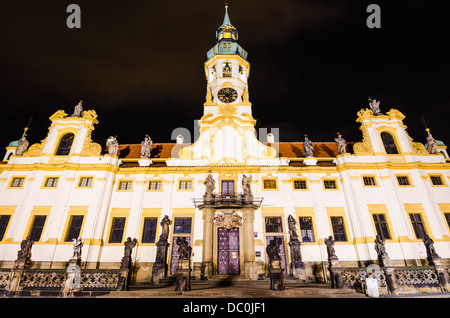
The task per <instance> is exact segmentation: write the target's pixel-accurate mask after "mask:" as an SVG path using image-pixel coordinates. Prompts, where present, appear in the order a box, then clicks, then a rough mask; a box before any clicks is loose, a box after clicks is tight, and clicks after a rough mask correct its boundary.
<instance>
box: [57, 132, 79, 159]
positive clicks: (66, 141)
mask: <svg viewBox="0 0 450 318" xmlns="http://www.w3.org/2000/svg"><path fill="white" fill-rule="evenodd" d="M74 137H75V135H74V134H72V133H68V134H65V135H64V136H62V137H61V141H60V142H59V145H58V149H57V150H56V154H55V155H56V156H67V155H68V154H69V153H70V148H72V143H73V139H74Z"/></svg>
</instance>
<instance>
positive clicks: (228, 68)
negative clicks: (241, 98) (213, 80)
mask: <svg viewBox="0 0 450 318" xmlns="http://www.w3.org/2000/svg"><path fill="white" fill-rule="evenodd" d="M222 74H223V77H231V66H230V64H228V62H225V64H224V65H223V71H222Z"/></svg>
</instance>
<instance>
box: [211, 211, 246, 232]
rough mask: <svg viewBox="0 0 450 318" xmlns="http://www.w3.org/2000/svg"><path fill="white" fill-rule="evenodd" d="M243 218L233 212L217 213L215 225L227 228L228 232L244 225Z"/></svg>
mask: <svg viewBox="0 0 450 318" xmlns="http://www.w3.org/2000/svg"><path fill="white" fill-rule="evenodd" d="M241 221H242V217H241V216H240V215H239V214H238V213H236V212H234V211H233V210H229V211H224V212H223V213H217V214H216V216H215V217H214V223H215V224H216V225H217V226H218V227H223V228H226V229H227V230H229V229H232V228H234V227H237V226H241V225H242V222H241Z"/></svg>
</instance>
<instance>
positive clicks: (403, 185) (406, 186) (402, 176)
mask: <svg viewBox="0 0 450 318" xmlns="http://www.w3.org/2000/svg"><path fill="white" fill-rule="evenodd" d="M399 178H407V180H408V183H409V184H407V185H406V184H400V181H399ZM395 179H396V181H397V186H398V187H400V188H411V187H414V184H413V182H412V179H411V175H409V174H396V175H395Z"/></svg>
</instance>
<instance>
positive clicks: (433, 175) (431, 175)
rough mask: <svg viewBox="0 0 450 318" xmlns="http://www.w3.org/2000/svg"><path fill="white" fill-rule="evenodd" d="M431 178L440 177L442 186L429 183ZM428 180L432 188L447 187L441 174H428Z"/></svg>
mask: <svg viewBox="0 0 450 318" xmlns="http://www.w3.org/2000/svg"><path fill="white" fill-rule="evenodd" d="M431 177H440V178H441V181H442V184H441V185H434V184H433V182H432V181H431ZM428 178H429V179H430V184H431V186H432V187H437V188H442V187H448V184H447V181H446V180H445V179H446V178H445V176H444V174H443V173H429V174H428Z"/></svg>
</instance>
